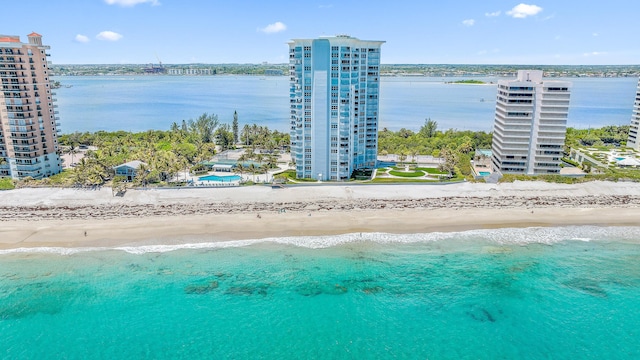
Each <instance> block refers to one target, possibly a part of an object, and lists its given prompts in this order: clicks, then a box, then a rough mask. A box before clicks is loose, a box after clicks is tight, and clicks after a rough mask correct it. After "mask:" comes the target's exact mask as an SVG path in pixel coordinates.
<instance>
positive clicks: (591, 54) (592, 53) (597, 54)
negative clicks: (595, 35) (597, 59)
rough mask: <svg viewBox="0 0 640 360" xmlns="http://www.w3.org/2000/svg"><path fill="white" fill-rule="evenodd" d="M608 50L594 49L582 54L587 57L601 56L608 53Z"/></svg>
mask: <svg viewBox="0 0 640 360" xmlns="http://www.w3.org/2000/svg"><path fill="white" fill-rule="evenodd" d="M606 54H607V53H606V52H603V51H592V52H590V53H584V54H582V55H583V56H585V57H590V56H600V55H606Z"/></svg>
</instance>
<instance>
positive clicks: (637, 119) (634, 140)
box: [627, 80, 640, 151]
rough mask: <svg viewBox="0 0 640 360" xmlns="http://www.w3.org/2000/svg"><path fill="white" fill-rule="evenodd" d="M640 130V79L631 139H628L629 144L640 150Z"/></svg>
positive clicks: (630, 129) (630, 131)
mask: <svg viewBox="0 0 640 360" xmlns="http://www.w3.org/2000/svg"><path fill="white" fill-rule="evenodd" d="M639 131H640V80H638V87H637V88H636V99H635V101H634V103H633V114H632V115H631V127H630V128H629V139H628V140H627V146H628V147H630V148H633V149H635V150H636V151H640V138H638V132H639Z"/></svg>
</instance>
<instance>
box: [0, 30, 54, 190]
mask: <svg viewBox="0 0 640 360" xmlns="http://www.w3.org/2000/svg"><path fill="white" fill-rule="evenodd" d="M27 38H28V41H29V42H28V43H22V42H20V37H19V36H9V35H0V80H1V81H2V91H0V177H2V176H10V177H12V178H14V179H22V178H25V177H32V178H36V179H39V178H43V177H47V176H50V175H53V174H57V173H59V172H60V171H61V168H62V167H61V165H62V163H61V160H60V156H59V155H58V140H57V134H58V132H59V131H60V129H59V127H60V124H59V122H58V120H59V118H58V117H57V111H56V107H57V105H54V101H55V99H54V95H55V94H54V93H53V92H52V90H51V80H50V79H51V71H50V69H49V67H50V63H49V62H48V61H47V57H48V56H49V54H48V53H47V51H48V50H49V46H45V45H42V36H41V35H39V34H36V33H31V34H29V35H27Z"/></svg>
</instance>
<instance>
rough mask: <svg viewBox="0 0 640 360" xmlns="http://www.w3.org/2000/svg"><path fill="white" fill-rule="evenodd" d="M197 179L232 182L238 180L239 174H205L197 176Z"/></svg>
mask: <svg viewBox="0 0 640 360" xmlns="http://www.w3.org/2000/svg"><path fill="white" fill-rule="evenodd" d="M198 180H199V181H217V182H233V181H238V180H240V175H229V176H217V175H207V176H202V177H199V178H198Z"/></svg>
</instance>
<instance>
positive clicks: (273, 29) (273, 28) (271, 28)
mask: <svg viewBox="0 0 640 360" xmlns="http://www.w3.org/2000/svg"><path fill="white" fill-rule="evenodd" d="M285 30H287V25H285V24H284V23H281V22H280V21H276V22H274V23H273V24H269V25H267V26H266V27H263V28H261V29H258V31H262V32H263V33H265V34H275V33H278V32H281V31H285Z"/></svg>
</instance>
